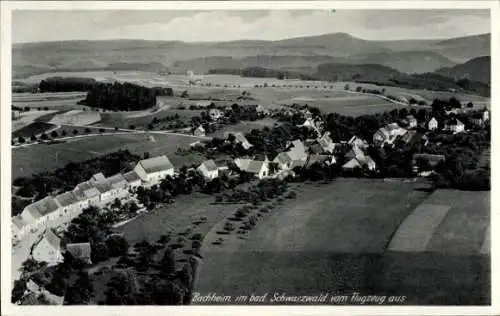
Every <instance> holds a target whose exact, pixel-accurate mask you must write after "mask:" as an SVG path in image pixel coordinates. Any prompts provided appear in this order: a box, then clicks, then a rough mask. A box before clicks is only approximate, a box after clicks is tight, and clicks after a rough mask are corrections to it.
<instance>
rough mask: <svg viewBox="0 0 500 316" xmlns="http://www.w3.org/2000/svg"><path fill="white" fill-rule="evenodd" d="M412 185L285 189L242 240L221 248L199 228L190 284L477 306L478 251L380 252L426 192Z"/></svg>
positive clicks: (228, 239) (482, 262)
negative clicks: (198, 254) (199, 258)
mask: <svg viewBox="0 0 500 316" xmlns="http://www.w3.org/2000/svg"><path fill="white" fill-rule="evenodd" d="M422 186H425V185H423V184H422V183H419V182H416V183H401V182H384V181H381V180H370V179H337V180H336V181H335V182H333V183H331V184H328V185H322V186H315V185H310V184H304V185H303V186H301V187H299V188H295V189H294V191H296V192H297V194H298V198H297V199H294V200H285V201H284V204H283V205H278V206H277V207H276V208H275V209H274V210H273V211H272V212H271V213H270V214H268V215H266V217H267V218H266V219H264V220H262V221H261V222H259V223H258V224H257V226H256V227H255V228H254V229H253V230H252V231H251V232H249V234H248V236H247V238H246V240H241V239H238V238H237V237H236V236H224V239H225V240H224V242H223V244H222V245H212V244H211V243H209V241H212V239H213V238H214V237H213V235H211V234H208V235H207V237H206V239H205V243H204V248H202V250H203V251H202V254H203V256H204V260H203V264H202V266H201V271H200V279H199V282H198V284H197V288H196V289H195V291H197V292H200V293H201V294H202V295H203V294H207V293H210V292H220V293H225V294H227V295H230V294H233V295H242V294H251V293H266V292H269V293H273V292H286V293H287V295H301V294H302V295H311V293H321V292H329V293H332V292H335V293H337V294H350V293H352V292H354V291H356V292H361V294H364V295H377V294H378V295H384V294H387V295H405V296H406V297H407V299H406V301H405V304H461V303H464V304H487V303H488V302H489V296H488V295H489V294H488V281H487V280H486V279H488V275H489V267H488V259H485V258H484V256H483V257H481V256H476V255H469V254H465V255H458V254H448V253H444V252H440V253H432V252H431V253H413V252H392V251H386V247H387V245H388V243H389V241H390V240H391V238H392V236H393V234H394V232H395V231H396V230H397V229H398V227H399V226H400V225H401V223H402V222H403V221H404V220H405V218H407V216H408V215H409V214H411V212H412V211H413V209H414V208H415V207H416V206H417V205H419V204H420V203H422V202H423V201H424V200H426V198H427V197H428V193H425V192H423V191H422V190H416V189H419V188H422ZM431 200H432V197H431ZM426 203H427V202H426ZM429 203H430V202H429ZM457 203H459V202H457ZM450 212H453V209H452V210H450ZM448 214H450V213H448ZM455 223H456V222H455ZM442 227H443V226H440V227H439V228H438V230H437V231H436V232H435V234H434V236H436V234H439V229H441V228H442ZM480 235H481V238H482V236H483V234H480ZM432 242H433V241H432V239H431V241H430V244H431V243H432ZM458 276H460V277H458ZM471 292H472V293H474V294H472V295H469V296H467V295H468V293H471Z"/></svg>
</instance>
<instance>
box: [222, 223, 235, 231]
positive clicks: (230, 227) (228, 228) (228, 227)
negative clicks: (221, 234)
mask: <svg viewBox="0 0 500 316" xmlns="http://www.w3.org/2000/svg"><path fill="white" fill-rule="evenodd" d="M224 230H226V231H228V232H230V231H233V230H234V225H233V223H231V222H226V223H225V224H224Z"/></svg>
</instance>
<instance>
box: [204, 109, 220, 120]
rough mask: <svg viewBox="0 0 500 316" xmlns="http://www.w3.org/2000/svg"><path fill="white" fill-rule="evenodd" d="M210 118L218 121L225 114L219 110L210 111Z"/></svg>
mask: <svg viewBox="0 0 500 316" xmlns="http://www.w3.org/2000/svg"><path fill="white" fill-rule="evenodd" d="M208 116H209V117H210V119H211V120H213V121H216V120H218V119H219V118H221V117H222V116H223V114H222V112H221V111H220V110H219V109H210V110H208Z"/></svg>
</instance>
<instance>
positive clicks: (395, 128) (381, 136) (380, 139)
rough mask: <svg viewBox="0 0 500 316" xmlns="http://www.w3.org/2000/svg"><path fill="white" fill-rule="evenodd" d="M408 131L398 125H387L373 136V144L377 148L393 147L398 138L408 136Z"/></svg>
mask: <svg viewBox="0 0 500 316" xmlns="http://www.w3.org/2000/svg"><path fill="white" fill-rule="evenodd" d="M406 132H407V131H406V130H405V129H404V128H401V127H400V126H399V125H398V124H397V123H391V124H387V125H386V126H384V127H382V128H380V129H379V130H378V131H376V132H375V134H373V143H374V144H375V146H380V147H383V146H384V145H386V144H388V145H393V144H394V141H395V140H396V139H397V137H398V136H403V135H404V134H406Z"/></svg>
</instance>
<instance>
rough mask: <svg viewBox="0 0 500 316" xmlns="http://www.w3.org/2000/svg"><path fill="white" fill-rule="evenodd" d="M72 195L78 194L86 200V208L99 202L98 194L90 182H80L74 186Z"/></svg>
mask: <svg viewBox="0 0 500 316" xmlns="http://www.w3.org/2000/svg"><path fill="white" fill-rule="evenodd" d="M73 192H74V193H78V192H80V193H81V194H83V195H84V196H85V198H86V199H87V200H88V203H87V206H90V205H98V204H99V202H100V196H101V194H100V192H99V190H97V189H96V188H95V187H94V186H93V185H92V184H91V183H90V182H88V181H86V182H82V183H79V184H77V185H76V187H75V189H74V190H73Z"/></svg>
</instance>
